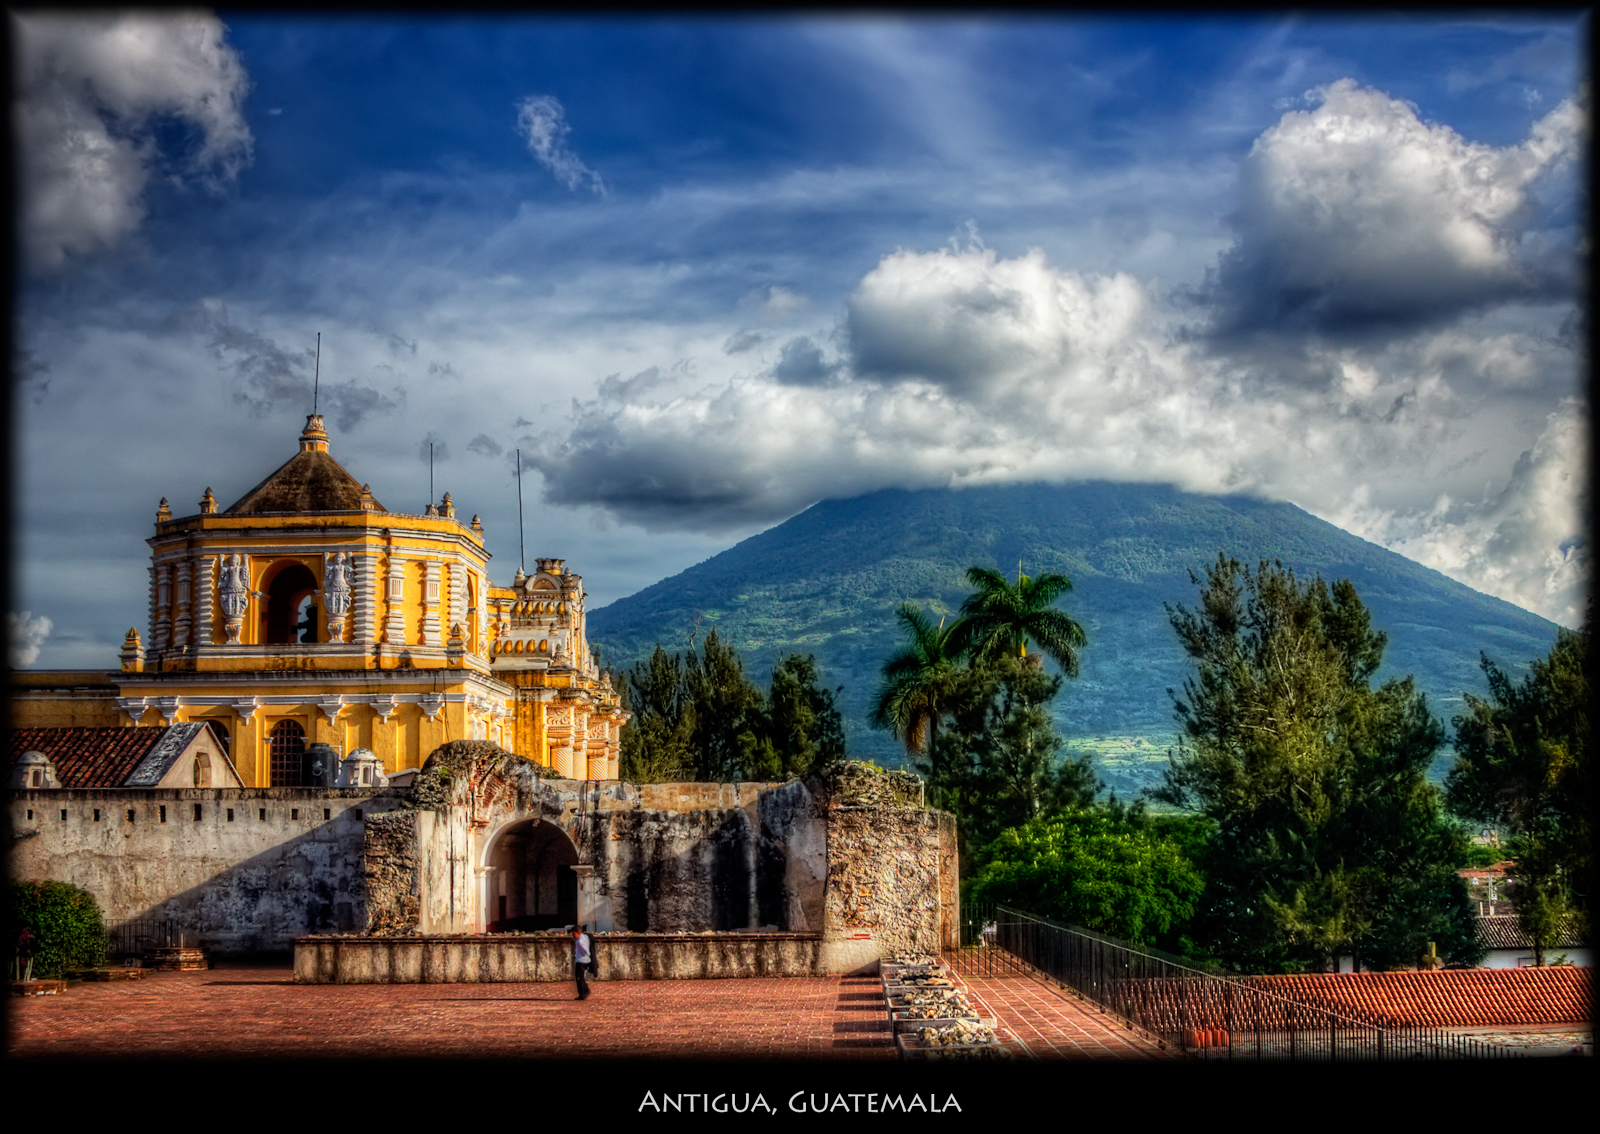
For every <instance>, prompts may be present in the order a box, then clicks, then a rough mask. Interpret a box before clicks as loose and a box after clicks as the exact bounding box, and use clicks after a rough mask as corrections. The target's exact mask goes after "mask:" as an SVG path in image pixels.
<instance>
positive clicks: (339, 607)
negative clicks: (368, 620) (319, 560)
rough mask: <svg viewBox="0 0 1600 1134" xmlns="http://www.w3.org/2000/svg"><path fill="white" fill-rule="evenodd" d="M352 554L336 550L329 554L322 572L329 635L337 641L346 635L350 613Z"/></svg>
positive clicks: (323, 597) (323, 600) (323, 599)
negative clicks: (345, 627) (346, 623)
mask: <svg viewBox="0 0 1600 1134" xmlns="http://www.w3.org/2000/svg"><path fill="white" fill-rule="evenodd" d="M352 567H353V564H352V563H351V562H350V556H349V555H348V554H347V553H345V552H343V551H336V552H334V553H333V554H332V555H330V556H328V559H327V564H326V566H325V567H324V568H323V572H322V605H323V606H324V607H326V608H327V611H328V636H329V638H330V639H332V640H333V641H335V642H337V641H339V640H340V639H341V638H342V637H343V636H344V620H345V616H346V615H348V614H349V613H350V576H351V575H352V574H353V570H352Z"/></svg>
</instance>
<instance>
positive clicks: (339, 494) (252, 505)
mask: <svg viewBox="0 0 1600 1134" xmlns="http://www.w3.org/2000/svg"><path fill="white" fill-rule="evenodd" d="M363 496H365V497H366V500H365V502H363V500H362V497H363ZM361 511H367V512H387V511H388V509H387V508H385V507H384V506H383V505H381V504H379V503H378V502H377V501H376V500H374V499H373V498H372V495H371V494H370V493H368V492H367V491H366V489H365V488H364V487H362V485H361V482H360V481H358V480H356V478H355V477H353V476H351V475H350V474H349V473H347V472H345V470H344V466H343V465H341V464H340V463H339V462H338V461H336V460H334V459H333V457H332V455H330V454H329V452H328V434H327V431H326V430H324V429H323V427H322V418H321V416H320V415H317V414H312V415H311V416H310V417H307V418H306V428H305V432H303V433H301V434H300V451H299V452H298V453H296V454H295V455H294V456H292V457H290V458H289V459H288V460H287V461H285V462H284V463H283V464H282V465H281V466H279V468H278V470H277V471H276V472H274V473H273V474H272V475H271V476H269V477H267V479H266V480H264V481H262V482H261V483H260V484H258V485H256V486H255V487H254V488H252V489H251V490H250V491H249V492H246V493H245V494H244V495H243V496H242V497H240V498H239V500H238V501H237V502H236V503H234V504H233V505H232V506H231V507H230V508H228V509H227V513H226V514H227V515H230V516H239V515H248V514H251V513H258V512H361Z"/></svg>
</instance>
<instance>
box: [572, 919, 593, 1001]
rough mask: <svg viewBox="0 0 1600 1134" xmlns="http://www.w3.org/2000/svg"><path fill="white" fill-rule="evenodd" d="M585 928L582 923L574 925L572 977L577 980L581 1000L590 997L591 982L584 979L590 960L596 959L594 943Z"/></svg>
mask: <svg viewBox="0 0 1600 1134" xmlns="http://www.w3.org/2000/svg"><path fill="white" fill-rule="evenodd" d="M585 928H586V927H584V926H582V925H575V926H573V927H572V979H573V980H574V981H576V982H577V985H578V999H579V1000H587V999H589V982H588V981H587V980H585V979H584V973H585V972H586V971H587V970H588V968H589V962H590V961H592V960H594V943H593V942H592V941H590V940H589V935H588V934H587V933H585V932H584V929H585Z"/></svg>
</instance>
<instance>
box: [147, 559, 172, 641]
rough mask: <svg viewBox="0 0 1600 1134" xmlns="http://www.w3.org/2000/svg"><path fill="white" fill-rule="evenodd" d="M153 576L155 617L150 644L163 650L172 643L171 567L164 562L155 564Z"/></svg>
mask: <svg viewBox="0 0 1600 1134" xmlns="http://www.w3.org/2000/svg"><path fill="white" fill-rule="evenodd" d="M155 577H156V617H155V624H154V625H153V626H151V628H150V639H151V641H150V645H151V648H153V649H157V650H164V649H166V648H167V647H168V646H169V645H171V644H172V567H171V566H170V565H169V564H166V563H160V564H157V565H156V567H155Z"/></svg>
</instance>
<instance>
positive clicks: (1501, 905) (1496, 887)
mask: <svg viewBox="0 0 1600 1134" xmlns="http://www.w3.org/2000/svg"><path fill="white" fill-rule="evenodd" d="M1516 866H1517V864H1516V863H1515V862H1512V861H1510V860H1509V859H1507V860H1506V861H1504V862H1497V863H1495V864H1494V865H1493V866H1469V867H1467V868H1466V869H1465V870H1458V871H1456V873H1457V874H1459V875H1461V877H1462V878H1463V879H1464V880H1465V881H1466V883H1467V896H1468V897H1469V898H1471V899H1472V903H1473V905H1474V906H1475V907H1476V908H1477V913H1478V916H1479V917H1499V916H1501V915H1506V916H1511V915H1514V914H1516V912H1517V907H1516V905H1515V903H1513V902H1512V900H1511V895H1510V893H1509V890H1510V886H1509V883H1510V881H1511V874H1512V871H1514V870H1515V869H1516Z"/></svg>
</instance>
